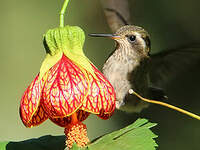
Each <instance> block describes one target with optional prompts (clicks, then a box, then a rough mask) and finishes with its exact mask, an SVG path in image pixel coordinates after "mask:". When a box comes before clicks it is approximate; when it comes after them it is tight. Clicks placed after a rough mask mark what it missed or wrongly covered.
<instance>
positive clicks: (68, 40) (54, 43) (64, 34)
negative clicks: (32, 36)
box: [44, 26, 85, 55]
mask: <svg viewBox="0 0 200 150" xmlns="http://www.w3.org/2000/svg"><path fill="white" fill-rule="evenodd" d="M84 41H85V34H84V32H83V30H82V29H81V28H80V27H78V26H65V27H59V28H55V29H50V30H48V31H47V33H46V34H45V35H44V45H45V48H46V52H47V53H49V54H50V55H55V54H56V53H58V52H61V51H63V52H64V51H66V50H67V51H70V52H75V53H76V52H77V51H82V48H83V44H84Z"/></svg>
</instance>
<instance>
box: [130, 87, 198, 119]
mask: <svg viewBox="0 0 200 150" xmlns="http://www.w3.org/2000/svg"><path fill="white" fill-rule="evenodd" d="M129 94H134V95H136V96H137V97H138V98H140V99H141V100H143V101H145V102H148V103H153V104H158V105H161V106H165V107H168V108H171V109H173V110H176V111H179V112H181V113H183V114H185V115H188V116H190V117H192V118H195V119H197V120H200V116H199V115H196V114H194V113H191V112H189V111H186V110H183V109H181V108H178V107H176V106H173V105H170V104H167V103H164V102H160V101H157V100H150V99H147V98H144V97H142V96H140V95H139V94H138V93H136V92H135V91H133V89H130V90H129Z"/></svg>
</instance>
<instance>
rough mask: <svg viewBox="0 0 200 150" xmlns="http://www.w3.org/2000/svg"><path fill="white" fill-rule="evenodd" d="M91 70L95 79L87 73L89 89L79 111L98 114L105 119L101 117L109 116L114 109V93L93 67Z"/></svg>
mask: <svg viewBox="0 0 200 150" xmlns="http://www.w3.org/2000/svg"><path fill="white" fill-rule="evenodd" d="M92 66H93V65H92ZM93 69H94V71H95V74H96V78H94V77H93V76H92V75H91V74H90V73H88V76H89V80H90V81H89V83H90V89H89V92H88V95H87V98H86V99H85V100H84V102H83V105H82V107H81V109H82V110H85V111H88V112H91V113H95V114H99V115H100V117H101V116H102V118H105V119H106V118H108V117H103V115H105V114H111V113H112V112H113V111H114V109H115V91H114V89H113V87H112V85H111V84H110V82H109V81H108V80H107V79H106V78H105V77H104V76H103V74H102V73H101V72H100V71H99V70H98V69H97V68H96V67H94V66H93ZM101 112H103V113H101ZM108 116H110V115H108Z"/></svg>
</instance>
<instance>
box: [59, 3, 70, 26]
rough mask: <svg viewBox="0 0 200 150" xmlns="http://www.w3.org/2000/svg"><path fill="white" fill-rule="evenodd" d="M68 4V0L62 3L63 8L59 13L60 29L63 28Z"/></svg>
mask: <svg viewBox="0 0 200 150" xmlns="http://www.w3.org/2000/svg"><path fill="white" fill-rule="evenodd" d="M68 2H69V0H65V1H64V4H63V7H62V9H61V11H60V27H64V20H65V11H66V9H67V5H68Z"/></svg>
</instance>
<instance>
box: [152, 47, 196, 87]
mask: <svg viewBox="0 0 200 150" xmlns="http://www.w3.org/2000/svg"><path fill="white" fill-rule="evenodd" d="M151 59H152V61H151V67H150V72H149V73H150V80H151V82H152V84H153V85H156V86H162V85H163V84H165V83H166V82H168V81H169V80H170V79H173V78H174V77H176V76H177V75H178V74H179V73H181V72H182V71H183V70H186V69H189V67H191V66H192V65H195V64H197V62H200V44H190V45H186V46H180V47H178V48H174V49H169V50H165V51H161V52H160V53H157V54H153V55H152V56H151Z"/></svg>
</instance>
